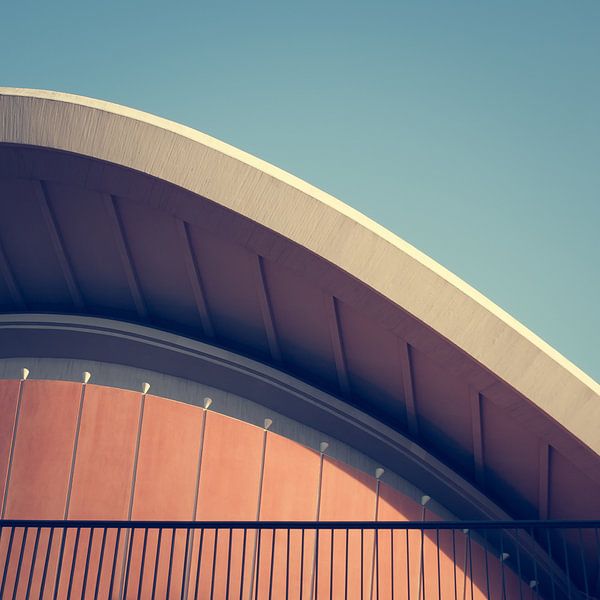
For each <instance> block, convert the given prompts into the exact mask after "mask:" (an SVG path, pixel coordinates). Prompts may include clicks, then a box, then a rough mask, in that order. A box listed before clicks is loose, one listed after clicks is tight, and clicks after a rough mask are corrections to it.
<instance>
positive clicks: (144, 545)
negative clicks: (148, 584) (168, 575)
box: [137, 527, 148, 600]
mask: <svg viewBox="0 0 600 600" xmlns="http://www.w3.org/2000/svg"><path fill="white" fill-rule="evenodd" d="M147 547H148V528H147V527H145V528H144V541H143V542H142V558H141V561H140V578H139V579H138V591H137V600H141V597H142V585H143V581H144V570H145V567H146V550H147Z"/></svg>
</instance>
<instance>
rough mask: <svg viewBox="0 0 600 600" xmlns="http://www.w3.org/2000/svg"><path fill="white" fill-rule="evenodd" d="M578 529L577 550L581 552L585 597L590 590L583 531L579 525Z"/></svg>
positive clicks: (588, 594)
mask: <svg viewBox="0 0 600 600" xmlns="http://www.w3.org/2000/svg"><path fill="white" fill-rule="evenodd" d="M578 531H579V552H580V554H581V566H582V567H583V584H584V587H585V597H586V599H587V598H589V596H590V590H589V587H588V578H587V567H586V564H585V554H584V552H583V533H582V531H581V527H579V528H578Z"/></svg>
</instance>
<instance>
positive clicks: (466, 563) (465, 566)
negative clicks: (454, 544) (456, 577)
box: [462, 529, 469, 600]
mask: <svg viewBox="0 0 600 600" xmlns="http://www.w3.org/2000/svg"><path fill="white" fill-rule="evenodd" d="M463 533H464V534H465V560H464V561H463V594H462V600H467V573H468V572H469V538H468V537H467V534H468V533H469V530H468V529H463Z"/></svg>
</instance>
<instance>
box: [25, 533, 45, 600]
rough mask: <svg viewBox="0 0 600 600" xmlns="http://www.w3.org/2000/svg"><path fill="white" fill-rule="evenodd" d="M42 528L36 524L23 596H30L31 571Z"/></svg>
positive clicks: (33, 568) (33, 566) (33, 567)
mask: <svg viewBox="0 0 600 600" xmlns="http://www.w3.org/2000/svg"><path fill="white" fill-rule="evenodd" d="M41 531H42V528H41V527H39V526H38V528H37V532H36V534H35V542H34V544H33V554H32V555H31V566H30V567H29V577H28V578H27V590H26V591H25V598H30V597H31V596H30V593H31V584H32V583H33V572H34V570H35V561H36V558H37V552H38V546H39V543H40V535H41Z"/></svg>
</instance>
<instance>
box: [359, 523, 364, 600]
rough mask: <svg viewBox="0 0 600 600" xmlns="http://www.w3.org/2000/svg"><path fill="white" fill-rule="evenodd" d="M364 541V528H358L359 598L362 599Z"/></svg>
mask: <svg viewBox="0 0 600 600" xmlns="http://www.w3.org/2000/svg"><path fill="white" fill-rule="evenodd" d="M364 543H365V530H364V529H363V528H361V530H360V600H363V598H364V593H365V582H364V576H365V566H364V561H365V557H364V555H365V551H364Z"/></svg>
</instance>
